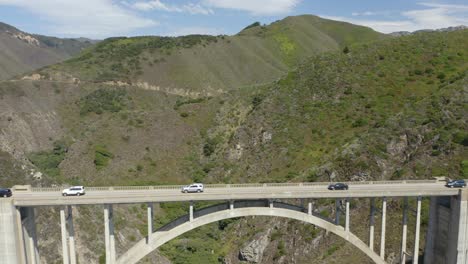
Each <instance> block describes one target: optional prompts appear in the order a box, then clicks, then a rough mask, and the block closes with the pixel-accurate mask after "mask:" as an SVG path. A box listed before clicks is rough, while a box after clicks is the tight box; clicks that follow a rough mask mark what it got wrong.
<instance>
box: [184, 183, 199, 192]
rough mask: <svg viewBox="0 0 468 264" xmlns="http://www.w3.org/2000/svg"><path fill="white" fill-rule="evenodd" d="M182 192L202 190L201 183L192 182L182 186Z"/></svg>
mask: <svg viewBox="0 0 468 264" xmlns="http://www.w3.org/2000/svg"><path fill="white" fill-rule="evenodd" d="M182 192H183V193H189V192H203V184H201V183H192V184H190V185H187V186H184V187H182Z"/></svg>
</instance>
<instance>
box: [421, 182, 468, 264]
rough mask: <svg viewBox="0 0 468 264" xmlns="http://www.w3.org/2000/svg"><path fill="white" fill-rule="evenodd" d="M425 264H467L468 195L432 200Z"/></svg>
mask: <svg viewBox="0 0 468 264" xmlns="http://www.w3.org/2000/svg"><path fill="white" fill-rule="evenodd" d="M429 214H430V216H429V226H428V229H427V235H426V247H425V250H424V263H425V264H468V241H467V239H468V191H466V190H461V191H460V194H459V195H458V196H451V197H432V198H431V204H430V212H429Z"/></svg>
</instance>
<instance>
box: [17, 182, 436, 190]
mask: <svg viewBox="0 0 468 264" xmlns="http://www.w3.org/2000/svg"><path fill="white" fill-rule="evenodd" d="M437 182H440V181H438V180H398V181H352V182H345V183H346V184H348V185H363V184H369V185H372V184H431V183H437ZM329 184H330V182H299V183H235V184H206V185H205V189H220V188H221V189H222V188H264V187H303V186H304V187H306V186H327V185H329ZM182 186H183V185H153V186H103V187H85V190H86V191H92V192H94V191H132V190H133V191H140V190H180V189H181V188H182ZM64 188H65V187H63V186H62V187H60V186H59V187H30V186H29V187H28V188H25V187H24V186H21V188H19V187H18V188H17V189H15V187H13V189H14V190H15V191H32V192H61V191H62V190H63V189H64Z"/></svg>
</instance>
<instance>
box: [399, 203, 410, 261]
mask: <svg viewBox="0 0 468 264" xmlns="http://www.w3.org/2000/svg"><path fill="white" fill-rule="evenodd" d="M407 229H408V197H405V198H404V200H403V233H402V235H401V253H400V262H401V263H406V235H407Z"/></svg>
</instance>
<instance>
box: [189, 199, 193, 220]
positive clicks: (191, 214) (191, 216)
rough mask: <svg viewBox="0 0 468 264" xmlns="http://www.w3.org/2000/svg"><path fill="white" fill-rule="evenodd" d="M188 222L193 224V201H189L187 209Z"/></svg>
mask: <svg viewBox="0 0 468 264" xmlns="http://www.w3.org/2000/svg"><path fill="white" fill-rule="evenodd" d="M189 221H190V222H193V201H190V207H189Z"/></svg>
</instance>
